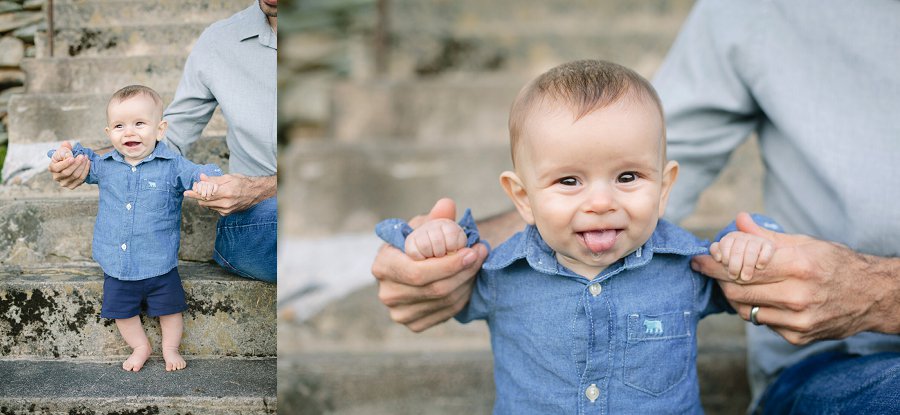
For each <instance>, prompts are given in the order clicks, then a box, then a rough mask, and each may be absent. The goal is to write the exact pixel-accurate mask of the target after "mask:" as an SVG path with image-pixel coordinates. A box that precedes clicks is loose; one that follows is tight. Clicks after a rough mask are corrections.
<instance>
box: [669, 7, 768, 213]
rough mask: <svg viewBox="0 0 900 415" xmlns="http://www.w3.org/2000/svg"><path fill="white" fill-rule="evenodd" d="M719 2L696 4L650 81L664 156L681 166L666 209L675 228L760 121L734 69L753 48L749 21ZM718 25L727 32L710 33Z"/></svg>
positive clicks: (736, 69)
mask: <svg viewBox="0 0 900 415" xmlns="http://www.w3.org/2000/svg"><path fill="white" fill-rule="evenodd" d="M720 3H721V2H702V1H701V2H698V3H697V5H696V6H695V8H694V9H693V10H692V12H691V15H690V16H689V17H688V19H687V21H686V22H685V24H684V26H683V27H682V30H681V32H680V33H679V35H678V38H677V39H676V40H675V43H674V44H673V45H672V48H671V50H670V51H669V54H668V55H667V57H666V60H665V62H664V63H663V65H662V67H661V68H660V70H659V71H658V72H657V74H656V77H655V78H654V81H653V83H654V86H655V87H656V89H657V91H658V93H659V96H660V99H661V100H662V104H663V109H664V112H665V115H666V130H667V137H668V157H669V159H671V160H676V161H678V162H679V164H680V170H679V175H678V180H677V181H676V183H675V187H674V188H673V190H672V194H671V196H670V199H669V206H668V208H667V212H666V217H667V219H669V220H671V221H673V222H675V223H677V222H678V221H680V220H681V219H683V218H684V217H686V216H687V215H689V214H690V213H691V211H693V209H694V206H695V205H696V203H697V198H698V197H699V196H700V193H701V192H702V191H703V190H704V189H706V188H707V187H708V186H709V185H710V184H711V183H712V182H713V181H714V180H715V178H716V177H717V176H718V174H719V172H720V171H721V170H722V169H723V168H724V167H725V165H726V164H727V162H728V158H729V156H730V155H731V152H732V151H734V150H735V149H736V148H737V147H738V146H739V145H740V144H741V143H742V142H743V141H744V140H745V139H746V138H747V137H748V136H749V134H750V133H751V132H752V131H753V130H754V129H755V128H756V127H757V124H758V117H760V116H761V112H760V111H759V108H758V106H757V104H756V102H755V101H754V98H753V96H752V95H751V92H750V90H749V89H748V88H747V86H746V83H745V79H743V78H742V74H741V73H740V72H739V69H740V67H738V66H737V64H736V63H739V62H740V61H741V58H742V56H741V55H742V53H744V49H743V48H744V47H745V46H748V45H752V44H753V40H752V39H747V38H748V37H750V36H753V32H752V31H749V32H748V31H747V30H744V29H745V27H746V26H747V25H748V24H750V23H748V22H752V19H753V17H752V16H746V15H744V16H741V15H740V14H739V13H741V12H742V11H741V10H736V11H735V12H729V11H727V10H718V9H725V8H726V7H733V6H734V5H723V4H720ZM729 4H730V3H729ZM710 15H714V16H715V19H711V18H710V17H709V16H710ZM723 16H724V17H725V19H723ZM723 25H724V26H729V27H730V29H729V30H728V31H718V30H716V29H717V28H718V27H720V26H723Z"/></svg>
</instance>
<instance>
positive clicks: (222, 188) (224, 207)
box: [184, 174, 277, 216]
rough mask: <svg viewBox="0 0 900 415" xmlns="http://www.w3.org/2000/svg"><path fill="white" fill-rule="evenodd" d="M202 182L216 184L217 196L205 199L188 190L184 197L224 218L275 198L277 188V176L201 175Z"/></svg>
mask: <svg viewBox="0 0 900 415" xmlns="http://www.w3.org/2000/svg"><path fill="white" fill-rule="evenodd" d="M200 180H201V181H204V182H211V183H214V184H216V185H217V186H218V187H217V189H216V192H215V194H214V195H212V196H209V197H207V198H204V197H203V196H202V195H200V194H199V193H197V192H195V191H193V190H188V191H186V192H184V196H185V197H189V198H191V199H197V200H198V201H199V204H200V206H203V207H205V208H209V209H212V210H215V211H216V212H218V213H219V214H220V215H222V216H227V215H230V214H232V213H234V212H240V211H242V210H246V209H248V208H250V207H251V206H253V205H256V204H257V203H259V202H262V201H263V200H265V199H268V198H270V197H272V196H275V189H276V187H277V181H276V178H275V176H264V177H247V176H244V175H242V174H226V175H222V176H213V177H210V176H207V175H205V174H201V175H200Z"/></svg>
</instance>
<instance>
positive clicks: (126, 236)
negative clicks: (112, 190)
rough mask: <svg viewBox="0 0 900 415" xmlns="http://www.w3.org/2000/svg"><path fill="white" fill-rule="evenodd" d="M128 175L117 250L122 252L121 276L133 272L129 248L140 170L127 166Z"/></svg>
mask: <svg viewBox="0 0 900 415" xmlns="http://www.w3.org/2000/svg"><path fill="white" fill-rule="evenodd" d="M129 170H130V172H129V174H128V175H127V176H128V187H127V188H128V192H127V193H126V195H127V196H126V198H125V199H126V200H125V218H124V220H122V224H123V226H122V227H123V231H124V232H123V233H122V235H123V238H122V239H123V240H122V245H120V246H119V248H120V249H121V250H122V251H121V252H122V261H120V263H121V264H122V275H131V272H132V271H135V270H133V269H132V267H131V250H132V249H133V246H131V241H132V235H134V222H135V203H136V202H137V194H138V191H139V190H140V187H141V186H140V184H141V169H140V168H139V167H138V166H129Z"/></svg>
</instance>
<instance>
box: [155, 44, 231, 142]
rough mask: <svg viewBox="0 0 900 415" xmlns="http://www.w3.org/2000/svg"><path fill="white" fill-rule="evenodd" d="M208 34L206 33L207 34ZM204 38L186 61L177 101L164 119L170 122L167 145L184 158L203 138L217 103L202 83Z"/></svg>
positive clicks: (164, 115) (176, 94)
mask: <svg viewBox="0 0 900 415" xmlns="http://www.w3.org/2000/svg"><path fill="white" fill-rule="evenodd" d="M205 34H206V32H204V35H205ZM204 35H201V36H200V39H199V40H198V41H197V45H196V46H195V47H194V49H193V51H192V52H191V54H190V55H189V56H188V58H187V62H185V65H184V73H183V74H182V76H181V81H180V82H179V83H178V89H177V90H176V91H175V98H173V99H172V103H171V104H169V107H168V108H166V111H165V113H164V114H163V118H164V119H165V120H166V121H168V123H169V128H168V130H167V131H166V143H167V144H168V145H169V148H171V149H172V150H173V151H175V152H176V153H179V154H181V155H184V154H185V153H186V152H187V151H188V149H189V148H190V145H191V144H192V143H193V142H194V141H197V139H198V138H200V133H202V132H203V128H204V127H206V124H207V123H209V120H210V118H212V115H213V111H215V109H216V106H217V105H218V102H217V101H216V97H215V96H214V95H213V93H212V92H211V91H210V90H209V87H208V86H207V85H206V83H205V82H204V80H203V71H202V69H203V62H204V61H206V60H205V59H203V57H201V56H200V55H201V54H203V53H204V52H205V50H206V49H207V48H206V47H204V46H203V43H204V42H205V41H206V39H205V36H204Z"/></svg>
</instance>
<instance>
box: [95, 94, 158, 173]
mask: <svg viewBox="0 0 900 415" xmlns="http://www.w3.org/2000/svg"><path fill="white" fill-rule="evenodd" d="M106 115H107V119H108V120H109V121H108V125H107V127H106V135H107V136H109V140H110V141H111V142H112V145H113V147H115V148H116V150H118V151H119V153H121V154H122V156H123V157H125V161H126V162H128V163H130V164H132V165H135V164H137V163H140V161H141V160H143V159H144V158H146V157H147V156H149V155H150V153H153V149H154V148H156V142H157V141H159V140H162V139H163V137H165V133H166V122H165V121H162V120H161V119H160V117H161V111H160V108H159V107H158V105H157V104H156V103H155V102H154V101H153V98H151V97H149V96H147V95H144V94H140V95H136V96H133V97H131V98H128V99H125V100H124V101H113V102H110V104H109V107H108V108H107V110H106Z"/></svg>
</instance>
